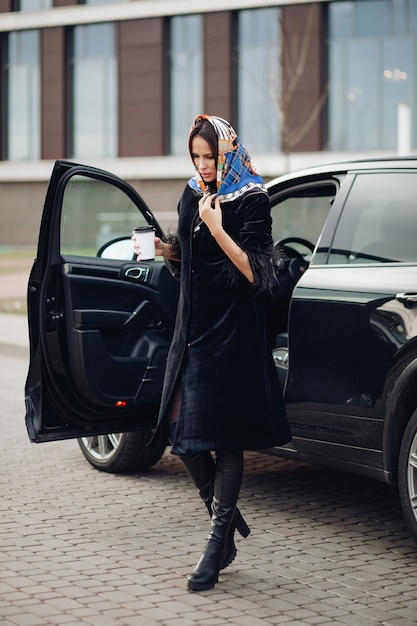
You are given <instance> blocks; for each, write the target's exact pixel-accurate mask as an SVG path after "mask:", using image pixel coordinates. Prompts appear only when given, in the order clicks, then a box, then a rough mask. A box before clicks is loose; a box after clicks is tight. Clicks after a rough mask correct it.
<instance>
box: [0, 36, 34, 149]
mask: <svg viewBox="0 0 417 626" xmlns="http://www.w3.org/2000/svg"><path fill="white" fill-rule="evenodd" d="M8 59H9V60H8V68H7V69H8V81H7V105H8V106H7V110H8V120H7V129H8V135H7V145H8V155H7V156H8V158H9V159H10V160H22V159H39V158H40V66H39V31H37V30H36V31H35V30H28V31H20V32H14V33H10V34H9V38H8Z"/></svg>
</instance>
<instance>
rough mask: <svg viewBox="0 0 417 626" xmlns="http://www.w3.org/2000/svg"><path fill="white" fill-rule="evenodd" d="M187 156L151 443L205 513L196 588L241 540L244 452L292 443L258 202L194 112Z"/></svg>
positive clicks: (226, 149)
mask: <svg viewBox="0 0 417 626" xmlns="http://www.w3.org/2000/svg"><path fill="white" fill-rule="evenodd" d="M189 151H190V155H191V159H192V161H193V163H194V168H195V176H194V177H193V178H192V179H191V180H190V181H189V182H188V184H187V185H186V188H185V190H184V192H183V195H182V197H181V200H180V202H179V221H178V233H177V235H175V236H172V237H169V238H168V239H167V240H166V241H161V240H160V239H159V238H156V239H155V245H156V254H157V255H162V256H163V257H164V258H165V259H166V262H167V264H168V267H169V268H170V269H171V271H172V273H173V274H174V275H176V276H178V277H179V278H180V297H179V303H178V310H177V318H176V325H175V331H174V336H173V340H172V344H171V348H170V352H169V355H168V360H167V368H166V374H165V380H164V388H163V393H162V399H161V407H160V413H159V420H158V426H157V429H156V432H155V434H154V437H164V436H165V437H166V436H168V433H169V438H170V440H171V442H172V450H171V451H172V453H173V454H177V455H179V456H180V458H181V460H182V461H183V463H184V465H185V467H186V468H187V470H188V472H189V474H190V476H191V478H192V479H193V481H194V483H195V485H196V486H197V489H198V490H199V493H200V496H201V498H202V499H203V501H204V502H205V504H206V506H207V508H208V510H209V513H210V516H211V530H210V533H209V538H208V542H207V545H206V548H205V550H204V552H203V554H202V556H201V558H200V560H199V562H198V564H197V566H196V568H195V570H194V572H193V573H192V575H191V576H190V577H189V579H188V588H189V589H191V590H195V591H201V590H205V589H211V588H212V587H214V585H215V583H216V582H217V580H218V575H219V571H220V570H221V569H223V568H225V567H227V566H228V565H230V563H231V562H232V561H233V560H234V558H235V556H236V546H235V543H234V532H235V529H236V528H237V529H238V531H239V532H240V533H241V534H242V535H243V536H245V537H246V536H247V535H248V534H249V532H250V531H249V528H248V526H247V524H246V523H245V521H244V520H243V518H242V516H241V514H240V512H239V511H238V509H237V507H236V504H237V500H238V496H239V491H240V486H241V481H242V472H243V450H257V449H261V448H267V447H270V446H274V445H279V444H284V443H286V442H288V441H289V440H290V439H291V435H290V431H289V428H288V424H287V421H286V418H285V411H284V405H283V401H282V396H281V392H280V387H279V383H278V379H277V375H276V372H275V367H274V364H273V360H272V355H271V352H270V347H269V345H268V341H267V336H266V330H265V302H266V298H267V296H268V291H269V290H270V288H271V286H272V280H273V266H272V261H273V256H274V249H273V242H272V239H271V217H270V207H269V197H268V194H267V192H266V190H265V188H264V184H263V181H262V178H261V177H260V176H258V175H257V174H256V172H255V170H254V168H253V166H252V163H251V159H250V156H249V154H248V153H247V151H246V150H245V148H244V147H243V145H242V144H241V143H240V141H239V138H238V137H237V135H236V133H235V131H234V130H233V128H232V127H231V126H230V124H229V123H228V122H226V121H225V120H223V119H221V118H218V117H212V116H208V115H199V116H198V117H197V118H196V119H195V121H194V124H193V127H192V129H191V132H190V136H189ZM136 252H138V253H139V256H138V259H139V260H140V250H139V249H138V248H136ZM168 429H169V430H168ZM211 452H214V453H215V458H213V456H212V454H211Z"/></svg>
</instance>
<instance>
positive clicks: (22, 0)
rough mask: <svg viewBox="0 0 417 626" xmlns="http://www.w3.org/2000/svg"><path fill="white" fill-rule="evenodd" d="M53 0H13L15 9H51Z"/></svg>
mask: <svg viewBox="0 0 417 626" xmlns="http://www.w3.org/2000/svg"><path fill="white" fill-rule="evenodd" d="M53 6H54V5H53V0H15V2H14V10H15V11H23V12H29V11H43V10H45V9H52V7H53Z"/></svg>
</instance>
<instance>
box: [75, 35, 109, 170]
mask: <svg viewBox="0 0 417 626" xmlns="http://www.w3.org/2000/svg"><path fill="white" fill-rule="evenodd" d="M117 132H118V127H117V60H116V54H115V33H114V25H113V24H94V25H91V26H90V25H89V26H78V27H76V28H75V29H74V59H73V156H74V157H76V158H89V157H114V156H117Z"/></svg>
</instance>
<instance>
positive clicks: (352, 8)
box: [329, 0, 417, 150]
mask: <svg viewBox="0 0 417 626" xmlns="http://www.w3.org/2000/svg"><path fill="white" fill-rule="evenodd" d="M416 20H417V10H416V3H415V1H414V0H393V1H391V0H356V2H353V1H348V2H346V1H345V2H331V3H329V85H330V89H329V148H330V149H331V150H393V149H395V148H396V147H397V118H398V106H399V104H400V103H407V104H408V105H409V106H410V108H411V111H412V117H413V126H414V129H413V132H412V146H413V147H417V112H416V110H415V94H416V93H417V92H416V90H417V79H416V58H417V27H416V25H415V24H416Z"/></svg>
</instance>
